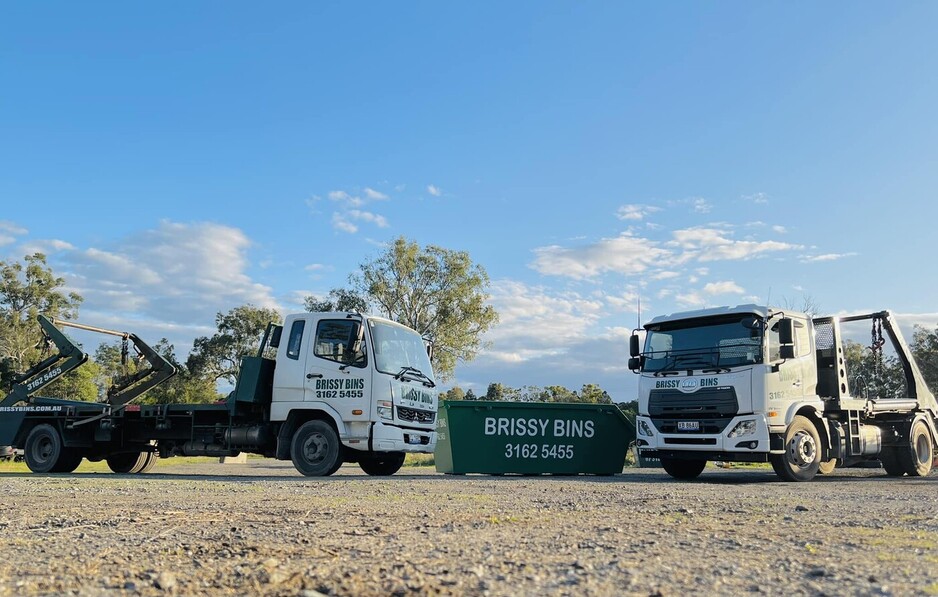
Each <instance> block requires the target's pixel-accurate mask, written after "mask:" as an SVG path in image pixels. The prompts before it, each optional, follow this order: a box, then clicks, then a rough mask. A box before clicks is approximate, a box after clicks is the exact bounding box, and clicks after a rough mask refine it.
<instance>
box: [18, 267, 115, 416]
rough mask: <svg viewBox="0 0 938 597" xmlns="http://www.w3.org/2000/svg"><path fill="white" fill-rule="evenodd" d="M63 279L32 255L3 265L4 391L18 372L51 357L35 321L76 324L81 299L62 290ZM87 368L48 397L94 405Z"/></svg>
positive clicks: (48, 388)
mask: <svg viewBox="0 0 938 597" xmlns="http://www.w3.org/2000/svg"><path fill="white" fill-rule="evenodd" d="M64 286H65V280H64V279H63V278H60V277H57V276H55V274H53V272H52V269H51V268H50V267H49V266H48V265H47V264H46V256H45V255H43V254H42V253H34V254H32V255H28V256H26V257H25V258H24V261H23V262H9V261H0V386H2V388H3V389H4V391H8V390H9V389H10V388H11V386H12V377H13V375H14V374H15V373H18V372H23V371H25V370H26V369H28V368H29V367H30V366H32V365H34V364H35V363H37V362H39V361H40V360H42V359H43V358H44V357H46V356H48V354H47V353H45V352H44V351H45V349H46V346H45V343H43V342H40V340H41V339H42V330H41V328H40V327H39V324H38V323H37V321H36V317H37V316H38V315H40V314H42V315H46V316H47V317H52V318H58V319H73V318H75V317H76V316H77V314H78V307H79V305H81V302H82V298H81V296H79V295H78V294H77V293H75V292H67V291H66V290H65V289H64ZM82 369H84V367H79V368H78V369H77V370H75V371H72V372H70V373H67V374H66V375H64V376H63V378H62V379H59V380H57V381H55V382H53V383H52V384H50V385H48V386H46V387H45V388H43V390H42V393H43V394H44V395H48V396H57V397H61V398H66V397H67V398H70V399H75V400H93V399H94V398H95V397H96V391H95V389H94V388H93V386H94V384H93V381H91V380H93V378H94V375H95V373H94V372H93V371H82Z"/></svg>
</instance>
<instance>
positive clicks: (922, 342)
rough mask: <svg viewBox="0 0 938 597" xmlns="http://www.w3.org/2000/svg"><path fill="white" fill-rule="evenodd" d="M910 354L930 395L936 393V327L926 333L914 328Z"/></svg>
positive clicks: (937, 365)
mask: <svg viewBox="0 0 938 597" xmlns="http://www.w3.org/2000/svg"><path fill="white" fill-rule="evenodd" d="M911 348H912V354H913V355H914V356H915V362H916V363H917V364H918V368H919V369H920V370H921V372H922V377H924V378H925V383H926V384H928V389H930V390H931V391H932V393H936V392H938V327H936V328H935V330H934V331H928V330H927V329H925V328H923V327H922V326H919V325H917V326H915V331H914V332H913V334H912V347H911Z"/></svg>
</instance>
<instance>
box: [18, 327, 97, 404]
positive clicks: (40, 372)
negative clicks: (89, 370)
mask: <svg viewBox="0 0 938 597" xmlns="http://www.w3.org/2000/svg"><path fill="white" fill-rule="evenodd" d="M38 319H39V325H40V327H42V333H43V337H44V340H45V341H46V342H51V343H53V344H55V347H56V348H57V349H58V353H56V354H54V355H52V356H50V357H48V358H46V359H43V360H42V361H40V362H38V363H36V364H35V365H33V366H32V367H30V368H29V369H27V370H26V371H24V372H23V373H21V374H19V375H17V376H16V377H15V378H13V389H12V390H11V391H10V393H9V394H7V395H6V397H5V398H4V399H3V400H2V401H0V406H13V405H14V404H16V403H18V402H29V397H30V396H31V395H33V394H34V393H35V392H36V391H38V390H39V389H41V388H43V387H45V386H47V385H49V384H50V383H52V382H53V381H55V380H56V379H58V378H60V377H62V376H63V375H65V374H66V373H68V372H69V371H71V370H72V369H74V368H76V367H79V366H80V365H82V364H84V362H85V361H87V360H88V355H87V354H85V352H84V351H82V349H81V348H79V347H78V346H76V345H75V344H74V343H73V342H72V341H71V340H69V339H68V337H67V336H66V335H65V334H63V333H62V332H61V331H59V329H58V328H57V327H55V320H54V319H49V318H48V317H46V316H44V315H40V316H39V317H38Z"/></svg>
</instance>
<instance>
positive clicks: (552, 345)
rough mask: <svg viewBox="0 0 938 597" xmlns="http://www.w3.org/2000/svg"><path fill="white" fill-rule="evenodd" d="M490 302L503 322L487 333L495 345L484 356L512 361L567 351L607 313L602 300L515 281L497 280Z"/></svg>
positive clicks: (502, 360) (518, 361)
mask: <svg viewBox="0 0 938 597" xmlns="http://www.w3.org/2000/svg"><path fill="white" fill-rule="evenodd" d="M490 303H491V304H492V306H494V307H495V309H496V311H498V314H499V322H498V324H496V325H495V326H494V327H493V328H492V329H491V330H489V332H488V333H487V334H486V338H485V339H486V340H487V341H489V342H491V348H489V349H487V350H485V351H484V355H485V356H486V357H487V358H491V359H494V360H497V361H501V362H511V363H521V362H525V361H527V360H530V359H535V358H542V357H544V356H548V355H558V354H563V353H564V352H566V350H567V349H568V348H569V347H570V346H572V345H574V344H576V343H578V342H582V341H584V340H586V339H588V338H589V337H590V327H591V326H592V325H593V324H595V323H596V322H597V321H598V320H599V318H600V317H601V316H602V315H604V313H605V310H604V304H603V302H602V301H600V300H593V299H589V298H586V297H583V296H581V295H579V294H577V293H568V292H561V293H552V292H551V291H550V290H548V289H546V288H543V287H538V286H528V285H526V284H524V283H522V282H517V281H513V280H499V281H496V282H494V283H493V284H492V287H491V298H490Z"/></svg>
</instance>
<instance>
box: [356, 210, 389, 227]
mask: <svg viewBox="0 0 938 597" xmlns="http://www.w3.org/2000/svg"><path fill="white" fill-rule="evenodd" d="M348 213H349V215H350V216H352V217H353V218H355V219H356V220H361V221H362V222H368V223H371V224H374V225H375V226H377V227H378V228H387V227H388V221H387V219H386V218H385V217H384V216H381V215H378V214H374V213H371V212H370V211H360V210H357V209H353V210H351V211H350V212H348Z"/></svg>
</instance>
